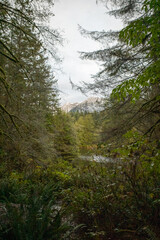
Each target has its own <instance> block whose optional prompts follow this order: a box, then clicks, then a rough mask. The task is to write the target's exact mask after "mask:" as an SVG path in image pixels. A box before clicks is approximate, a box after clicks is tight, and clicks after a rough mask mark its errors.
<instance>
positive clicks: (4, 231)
mask: <svg viewBox="0 0 160 240" xmlns="http://www.w3.org/2000/svg"><path fill="white" fill-rule="evenodd" d="M95 1H96V0H95ZM99 1H101V2H103V4H104V6H105V7H106V12H107V11H108V9H109V7H110V6H111V9H110V10H109V14H110V15H111V16H114V17H116V18H118V19H121V20H122V21H123V23H124V26H123V28H122V29H121V30H119V31H108V32H105V31H102V32H99V31H96V30H95V31H89V30H86V29H83V28H82V27H81V26H79V31H80V32H81V34H82V36H84V37H88V38H91V39H93V40H95V41H97V42H99V43H100V44H101V45H102V48H101V49H99V50H95V51H92V52H81V54H80V57H81V59H85V60H86V59H88V60H92V61H97V62H100V63H101V66H102V68H101V69H100V71H99V72H97V74H95V75H94V76H93V82H92V83H87V82H83V83H82V84H81V85H79V86H77V85H75V86H74V87H75V88H76V89H77V91H78V90H79V91H82V92H84V93H86V92H91V93H94V94H95V95H96V94H98V93H100V94H102V96H103V99H104V109H103V110H102V111H100V112H96V111H95V112H93V113H88V112H69V113H66V112H64V111H62V110H61V107H60V99H59V89H58V87H57V79H56V77H55V70H54V69H53V67H51V65H50V59H51V58H52V60H53V61H54V64H55V66H56V65H57V66H58V65H59V64H60V62H61V59H60V57H59V53H58V50H57V49H58V46H62V44H63V36H62V35H61V33H60V32H59V31H58V30H57V29H52V28H51V27H50V26H49V25H48V24H47V23H48V19H49V18H50V17H52V16H54V1H53V0H0V240H78V239H79V240H122V239H124V240H125V239H126V240H158V239H160V1H159V0H141V1H139V0H99ZM73 84H74V83H73ZM108 89H112V92H111V94H110V95H109V96H106V92H107V91H108ZM94 156H101V158H102V159H103V161H102V160H99V161H95V160H94ZM84 157H85V158H84ZM104 159H105V160H104Z"/></svg>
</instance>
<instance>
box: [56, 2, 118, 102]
mask: <svg viewBox="0 0 160 240" xmlns="http://www.w3.org/2000/svg"><path fill="white" fill-rule="evenodd" d="M106 12H107V9H106V8H105V7H104V6H103V4H102V3H99V2H98V4H97V3H96V0H58V1H56V3H55V7H54V14H55V16H54V17H53V19H52V21H51V25H52V27H53V28H59V29H60V31H61V32H62V34H63V38H64V39H65V41H64V44H63V45H64V46H63V47H62V46H61V47H60V48H59V51H60V54H61V56H62V57H63V62H62V65H61V69H62V71H63V73H61V72H59V73H56V76H57V79H58V86H59V89H60V91H62V93H61V94H60V97H61V103H62V104H64V103H66V102H70V103H74V102H81V101H83V100H85V99H86V96H84V95H83V94H81V93H80V92H78V91H75V90H73V89H72V87H71V85H70V83H69V78H71V80H72V81H73V82H74V83H76V84H77V83H80V82H81V81H86V82H91V81H93V80H92V79H91V75H92V74H95V73H97V71H98V69H99V66H98V64H97V63H96V62H94V61H89V60H81V59H80V58H79V53H78V52H79V51H94V50H97V49H100V48H101V47H102V46H101V44H100V43H98V42H95V41H93V40H91V39H89V38H85V37H83V36H82V35H81V34H80V32H79V30H78V24H79V25H81V26H82V27H83V28H85V29H87V30H94V31H95V30H99V31H102V30H106V31H107V30H110V29H112V30H113V29H114V30H115V29H120V27H121V23H120V21H118V20H116V19H115V18H113V17H111V16H108V15H107V14H106Z"/></svg>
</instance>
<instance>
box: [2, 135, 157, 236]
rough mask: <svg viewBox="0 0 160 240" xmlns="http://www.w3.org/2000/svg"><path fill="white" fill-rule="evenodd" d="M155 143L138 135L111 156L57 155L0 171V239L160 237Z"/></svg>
mask: <svg viewBox="0 0 160 240" xmlns="http://www.w3.org/2000/svg"><path fill="white" fill-rule="evenodd" d="M157 144H158V143H157V142H149V141H148V140H147V139H143V138H141V139H139V141H136V142H132V143H129V144H128V145H127V146H123V147H121V148H119V149H116V150H114V151H113V152H112V154H113V155H114V152H116V153H117V154H118V156H119V158H115V159H113V161H110V162H106V163H96V162H91V161H85V160H78V159H75V160H73V161H72V162H68V161H64V160H62V159H59V160H57V161H56V162H54V163H49V164H48V165H46V166H45V167H42V166H35V167H34V168H33V169H30V170H29V171H28V170H27V171H26V170H25V171H23V172H18V171H12V172H11V173H9V174H7V173H6V174H5V176H3V177H2V175H1V180H0V213H1V217H0V218H1V221H0V239H6V240H7V239H16V240H19V239H26V240H28V239H29V240H32V239H33V240H34V239H36V240H37V239H39V240H41V239H56V240H58V239H76V240H77V239H84V240H85V239H86V240H87V239H90V240H103V239H104V240H106V239H114V240H116V239H117V240H118V239H119V240H120V239H128V240H129V239H131V240H132V239H134V240H136V239H138V240H139V239H146V240H147V239H148V240H149V239H150V240H158V239H160V227H159V226H160V165H159V161H160V150H159V148H158V145H157ZM1 172H4V167H3V169H2V167H1Z"/></svg>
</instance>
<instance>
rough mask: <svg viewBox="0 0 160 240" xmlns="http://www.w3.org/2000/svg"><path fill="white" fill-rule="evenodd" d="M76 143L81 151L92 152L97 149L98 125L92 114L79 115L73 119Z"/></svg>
mask: <svg viewBox="0 0 160 240" xmlns="http://www.w3.org/2000/svg"><path fill="white" fill-rule="evenodd" d="M75 130H76V131H77V137H78V144H79V148H80V150H81V152H86V153H87V152H88V153H89V152H92V153H93V152H94V151H95V150H96V149H97V145H96V144H97V142H98V126H96V122H95V119H94V118H93V115H92V114H85V115H82V116H79V118H78V119H77V120H76V121H75Z"/></svg>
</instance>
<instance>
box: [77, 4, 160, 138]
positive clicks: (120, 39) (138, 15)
mask: <svg viewBox="0 0 160 240" xmlns="http://www.w3.org/2000/svg"><path fill="white" fill-rule="evenodd" d="M103 2H104V3H108V2H110V3H112V5H113V6H114V7H115V8H114V9H113V10H112V11H110V14H111V15H114V16H115V17H120V18H121V19H122V20H123V21H124V23H125V24H126V27H124V28H123V29H122V30H121V31H109V32H105V31H103V32H97V31H94V32H90V31H86V30H84V29H82V28H81V27H80V31H81V33H82V34H83V35H86V36H89V37H91V38H92V39H94V40H96V41H100V42H102V43H103V46H106V47H105V48H104V49H102V50H97V51H94V52H88V53H81V57H82V58H85V59H91V60H98V61H100V62H103V64H102V69H101V71H100V72H99V73H97V74H96V75H95V76H94V83H91V84H86V83H84V89H83V91H84V90H86V89H87V90H88V89H89V90H93V91H96V92H97V91H100V92H102V93H104V94H105V95H106V92H107V89H108V88H112V89H113V88H114V90H113V92H112V96H113V97H114V98H117V99H118V100H119V101H121V102H123V101H126V100H127V99H129V100H130V101H132V102H135V101H137V100H139V99H140V101H139V109H138V111H137V113H138V115H139V113H140V118H139V119H140V120H141V121H143V120H145V119H146V118H147V117H148V118H152V120H153V121H151V122H150V123H148V126H147V128H146V129H145V131H144V132H146V133H147V132H150V133H152V132H153V131H154V130H155V128H156V127H157V126H158V125H159V123H160V120H159V114H160V112H159V104H160V103H159V90H160V87H159V78H160V77H159V69H160V65H159V61H160V55H159V52H160V44H159V38H160V35H159V34H160V31H159V28H160V24H159V22H160V17H159V16H160V15H159V11H160V5H159V2H158V1H156V0H148V1H147V0H143V1H141V2H140V1H138V0H130V1H128V0H125V1H124V0H118V1H103ZM134 115H135V116H137V114H134ZM133 117H134V116H133ZM133 117H132V118H133ZM135 122H136V120H135ZM157 131H158V129H157Z"/></svg>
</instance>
